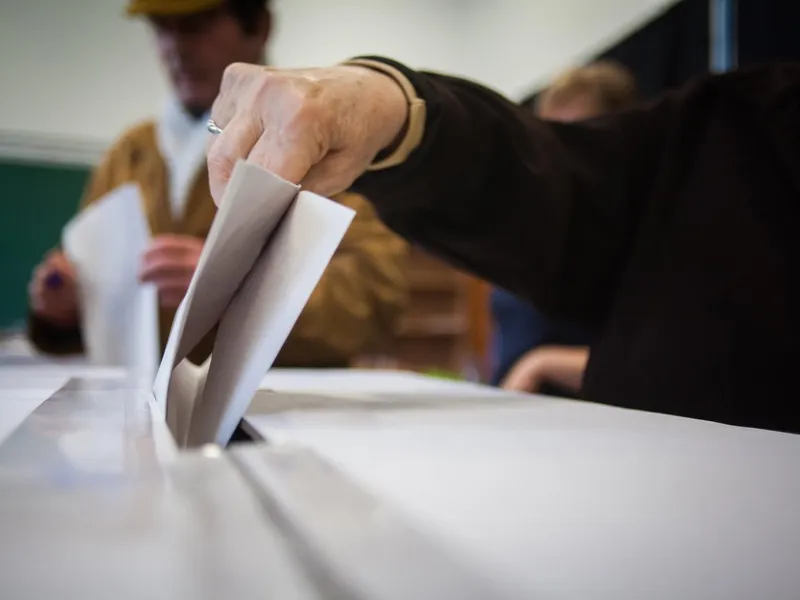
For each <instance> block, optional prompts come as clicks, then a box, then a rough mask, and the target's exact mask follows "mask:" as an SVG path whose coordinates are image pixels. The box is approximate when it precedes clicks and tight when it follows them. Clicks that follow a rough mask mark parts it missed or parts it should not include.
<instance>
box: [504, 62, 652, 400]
mask: <svg viewBox="0 0 800 600" xmlns="http://www.w3.org/2000/svg"><path fill="white" fill-rule="evenodd" d="M635 102H636V85H635V81H634V77H633V75H632V74H631V73H630V72H629V71H628V70H627V69H626V68H625V67H623V66H621V65H619V64H617V63H613V62H608V61H600V62H596V63H593V64H590V65H588V66H585V67H577V68H574V69H570V70H568V71H566V72H564V73H563V74H561V75H560V76H559V77H557V78H556V79H555V80H554V81H553V83H552V84H551V85H550V86H549V87H548V88H547V89H545V90H544V91H543V92H542V93H541V94H540V95H539V97H538V99H537V102H536V106H535V112H536V114H537V115H538V116H539V117H541V118H542V119H546V120H549V121H559V122H565V123H567V122H573V121H580V120H585V119H590V118H593V117H598V116H600V115H603V114H609V113H614V112H618V111H622V110H625V109H628V108H630V107H631V106H633V105H634V103H635ZM490 307H491V313H492V321H493V326H494V339H493V341H492V351H493V373H492V383H493V384H494V385H500V386H501V387H503V388H504V389H507V390H513V391H521V392H530V393H542V394H549V395H554V396H564V397H572V398H574V397H578V396H579V394H580V389H581V384H582V381H583V373H584V370H585V369H586V364H587V362H588V360H589V345H590V344H591V342H592V334H591V332H590V331H588V330H586V329H584V328H581V327H579V326H577V325H575V324H572V323H564V322H558V321H554V320H552V319H548V318H547V317H545V316H544V315H543V314H542V313H541V312H539V311H538V310H537V309H536V308H535V307H533V306H531V304H530V303H528V302H526V301H525V300H523V299H521V298H519V297H517V296H515V295H514V294H512V293H510V292H508V291H506V290H503V289H500V288H497V289H495V290H493V291H492V294H491V304H490Z"/></svg>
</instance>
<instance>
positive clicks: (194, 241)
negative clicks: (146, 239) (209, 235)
mask: <svg viewBox="0 0 800 600" xmlns="http://www.w3.org/2000/svg"><path fill="white" fill-rule="evenodd" d="M202 245H203V240H201V239H200V238H196V237H193V236H189V235H178V234H163V235H159V236H156V237H155V238H153V241H152V242H150V246H149V247H148V249H147V251H146V253H158V252H174V251H194V250H197V248H198V247H199V246H202Z"/></svg>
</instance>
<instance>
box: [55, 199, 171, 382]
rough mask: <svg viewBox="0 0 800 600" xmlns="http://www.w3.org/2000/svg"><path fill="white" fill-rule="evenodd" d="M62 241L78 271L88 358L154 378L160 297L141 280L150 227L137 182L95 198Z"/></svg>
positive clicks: (140, 378)
mask: <svg viewBox="0 0 800 600" xmlns="http://www.w3.org/2000/svg"><path fill="white" fill-rule="evenodd" d="M61 242H62V246H63V248H64V253H65V254H66V256H67V258H69V260H70V262H71V263H72V264H73V265H74V266H75V270H76V273H77V281H78V294H79V302H80V306H81V329H82V334H83V341H84V346H85V350H86V356H87V359H88V361H89V362H90V363H92V364H96V365H109V366H117V367H125V368H126V369H127V371H128V372H129V373H130V374H131V375H132V376H133V377H135V378H136V379H137V380H138V381H141V382H152V380H153V377H154V376H155V373H156V367H157V365H158V357H159V341H158V298H157V291H156V288H155V286H154V285H152V284H142V283H140V282H139V267H140V265H141V260H142V255H143V254H144V252H145V250H146V249H147V246H148V244H149V243H150V229H149V227H148V225H147V221H146V219H145V216H144V212H143V211H142V200H141V195H140V193H139V188H138V186H136V185H135V184H126V185H123V186H120V187H118V188H116V189H115V190H113V191H111V192H110V193H108V194H107V195H105V196H104V197H103V198H101V199H99V200H98V201H96V202H93V203H92V204H91V205H90V206H88V207H87V208H86V209H84V210H82V211H81V212H80V213H78V214H77V215H76V216H75V217H74V218H73V219H72V220H71V221H70V222H69V223H67V225H66V227H65V228H64V231H63V233H62V240H61ZM144 385H147V383H144Z"/></svg>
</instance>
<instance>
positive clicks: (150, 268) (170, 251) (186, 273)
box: [139, 235, 203, 309]
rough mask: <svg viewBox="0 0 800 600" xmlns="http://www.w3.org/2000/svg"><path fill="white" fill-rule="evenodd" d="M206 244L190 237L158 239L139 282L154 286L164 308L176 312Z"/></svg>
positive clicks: (154, 243)
mask: <svg viewBox="0 0 800 600" xmlns="http://www.w3.org/2000/svg"><path fill="white" fill-rule="evenodd" d="M202 251H203V240H201V239H199V238H195V237H191V236H188V235H160V236H157V237H156V238H155V239H154V240H153V242H152V244H150V247H149V248H148V249H147V251H146V252H145V253H144V256H143V257H142V267H141V270H140V271H139V279H140V280H141V281H142V282H143V283H144V282H146V283H154V284H155V285H156V288H158V302H159V304H160V305H161V307H162V308H168V309H175V308H177V307H178V306H179V305H180V303H181V301H182V300H183V297H184V296H185V295H186V290H188V289H189V282H190V281H191V280H192V275H194V271H195V269H196V268H197V263H198V261H199V260H200V253H201V252H202Z"/></svg>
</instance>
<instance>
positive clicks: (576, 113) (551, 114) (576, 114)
mask: <svg viewBox="0 0 800 600" xmlns="http://www.w3.org/2000/svg"><path fill="white" fill-rule="evenodd" d="M599 114H600V110H599V108H598V106H597V103H596V102H595V101H594V100H593V99H592V98H587V97H585V96H584V97H576V98H573V99H572V100H570V101H568V102H565V103H563V104H558V105H553V106H547V105H545V106H542V107H541V108H540V109H539V116H540V117H541V118H542V119H545V120H548V121H561V122H566V123H568V122H572V121H582V120H584V119H591V118H592V117H596V116H598V115H599Z"/></svg>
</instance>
